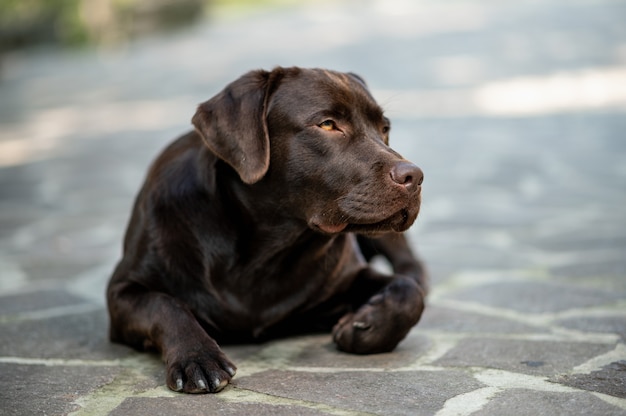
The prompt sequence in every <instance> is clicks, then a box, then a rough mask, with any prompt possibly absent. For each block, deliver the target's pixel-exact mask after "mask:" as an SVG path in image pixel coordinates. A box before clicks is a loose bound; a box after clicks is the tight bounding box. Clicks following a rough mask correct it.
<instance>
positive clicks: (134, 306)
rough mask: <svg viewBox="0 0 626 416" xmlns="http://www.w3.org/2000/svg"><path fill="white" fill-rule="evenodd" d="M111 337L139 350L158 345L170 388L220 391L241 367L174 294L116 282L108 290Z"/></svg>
mask: <svg viewBox="0 0 626 416" xmlns="http://www.w3.org/2000/svg"><path fill="white" fill-rule="evenodd" d="M108 303H109V313H110V316H111V330H110V337H111V340H112V341H114V342H120V343H124V344H128V345H131V346H133V347H135V348H138V349H156V350H158V351H159V352H160V353H161V356H162V358H163V360H164V361H165V364H166V382H167V386H168V387H169V388H170V389H172V390H174V391H182V392H185V393H215V392H218V391H220V390H222V389H223V388H224V387H225V386H226V385H227V384H228V383H229V381H230V380H231V378H232V377H233V376H234V375H235V371H236V367H235V366H234V365H233V363H231V362H230V360H228V358H227V357H226V356H225V355H224V353H223V352H222V351H221V350H220V348H219V346H218V345H217V343H216V342H215V340H213V339H212V338H211V337H210V336H209V335H208V334H207V333H206V331H205V330H204V329H203V328H202V327H201V326H200V324H199V323H198V321H197V320H196V318H195V317H194V316H193V314H192V313H191V311H190V310H189V309H188V308H187V307H186V306H184V305H183V304H181V303H180V302H178V301H176V300H175V299H174V298H173V297H171V296H169V295H167V294H164V293H159V292H149V291H146V290H145V289H143V288H141V287H139V286H138V285H133V284H119V285H115V284H112V285H111V286H110V287H109V291H108Z"/></svg>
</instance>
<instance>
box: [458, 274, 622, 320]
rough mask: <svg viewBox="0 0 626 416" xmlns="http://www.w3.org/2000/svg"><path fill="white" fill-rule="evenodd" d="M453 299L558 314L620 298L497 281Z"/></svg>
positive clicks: (561, 287) (554, 286) (597, 292)
mask: <svg viewBox="0 0 626 416" xmlns="http://www.w3.org/2000/svg"><path fill="white" fill-rule="evenodd" d="M450 297H451V298H453V299H458V300H462V301H467V302H475V303H480V304H483V305H489V306H494V307H498V308H507V309H513V310H516V311H519V312H526V313H543V312H559V311H564V310H568V309H572V308H584V307H591V306H597V305H603V304H606V303H611V302H615V301H617V300H620V299H622V297H623V295H622V294H621V293H615V292H613V291H609V290H602V289H589V288H582V287H576V286H572V285H565V284H554V283H548V282H517V281H516V282H506V281H503V282H498V283H489V284H485V285H479V286H475V287H472V288H470V289H464V290H459V291H458V292H455V293H454V294H452V295H450Z"/></svg>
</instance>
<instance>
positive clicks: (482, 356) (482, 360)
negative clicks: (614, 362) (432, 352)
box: [434, 338, 615, 376]
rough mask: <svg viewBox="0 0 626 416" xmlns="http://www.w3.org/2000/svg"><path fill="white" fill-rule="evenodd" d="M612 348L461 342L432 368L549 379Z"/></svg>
mask: <svg viewBox="0 0 626 416" xmlns="http://www.w3.org/2000/svg"><path fill="white" fill-rule="evenodd" d="M614 348H615V346H614V345H604V344H593V343H587V342H577V343H573V342H557V341H526V340H510V339H494V338H480V339H464V340H461V341H460V342H459V344H458V345H457V346H456V347H455V348H453V349H452V350H450V351H448V352H447V353H446V354H445V355H444V356H443V357H441V358H440V359H438V360H437V361H435V363H434V364H437V365H441V366H444V367H482V368H497V369H501V370H507V371H512V372H517V373H523V374H531V375H543V376H552V375H556V374H561V373H566V372H569V371H570V370H571V369H572V368H574V367H576V366H578V365H580V364H582V363H584V362H586V361H588V360H590V359H591V358H594V357H596V356H598V355H601V354H604V353H606V352H608V351H611V350H613V349H614Z"/></svg>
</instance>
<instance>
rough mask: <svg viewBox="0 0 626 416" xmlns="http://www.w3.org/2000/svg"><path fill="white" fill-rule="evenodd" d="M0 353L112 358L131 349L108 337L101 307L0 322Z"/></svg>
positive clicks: (69, 357) (49, 356) (124, 354)
mask: <svg viewBox="0 0 626 416" xmlns="http://www.w3.org/2000/svg"><path fill="white" fill-rule="evenodd" d="M0 334H1V335H0V339H1V340H2V342H1V343H0V356H11V357H14V356H19V357H27V358H35V357H36V358H62V359H91V360H98V359H115V358H121V357H125V356H128V355H130V354H133V353H134V352H133V350H132V349H130V348H127V347H124V346H121V345H118V344H112V343H110V342H109V340H108V335H107V334H108V317H107V315H106V312H105V311H104V309H96V310H92V311H88V312H83V313H80V312H77V313H76V314H70V315H65V316H57V317H53V318H48V319H45V318H44V319H38V320H22V321H16V322H13V321H9V322H6V323H3V324H0Z"/></svg>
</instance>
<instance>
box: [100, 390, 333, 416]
mask: <svg viewBox="0 0 626 416" xmlns="http://www.w3.org/2000/svg"><path fill="white" fill-rule="evenodd" d="M224 394H228V393H227V392H223V393H220V394H219V395H199V396H189V395H181V396H180V397H175V398H162V397H157V398H140V397H131V398H127V399H125V400H124V401H123V402H122V404H120V405H119V406H118V407H116V408H115V410H113V411H112V412H110V413H109V415H110V416H127V415H152V416H172V415H176V416H186V415H189V416H192V415H193V416H197V415H255V416H256V415H259V416H272V415H276V416H280V415H285V416H291V415H302V416H309V415H311V416H314V415H327V414H328V413H327V412H324V411H319V410H315V409H309V408H306V407H303V406H294V405H281V404H266V403H232V402H229V401H225V400H223V399H222V398H221V397H220V396H222V395H224Z"/></svg>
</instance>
